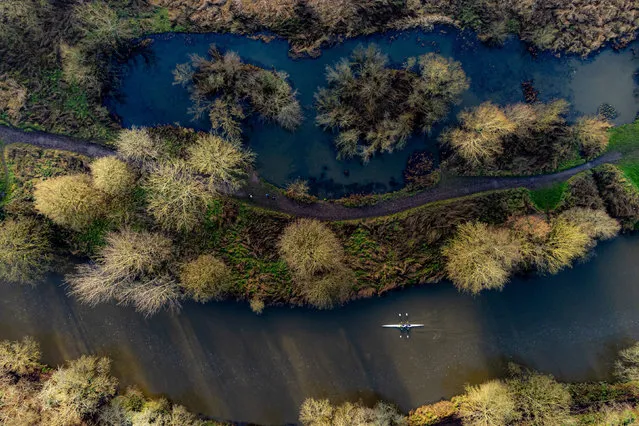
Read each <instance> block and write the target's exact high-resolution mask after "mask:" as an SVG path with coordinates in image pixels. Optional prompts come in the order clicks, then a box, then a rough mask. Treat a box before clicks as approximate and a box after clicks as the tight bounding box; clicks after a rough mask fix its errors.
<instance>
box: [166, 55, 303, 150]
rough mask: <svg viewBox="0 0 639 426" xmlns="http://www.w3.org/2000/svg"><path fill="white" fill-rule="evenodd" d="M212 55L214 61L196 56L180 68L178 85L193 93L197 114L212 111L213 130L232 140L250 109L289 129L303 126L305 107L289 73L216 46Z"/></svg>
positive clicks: (177, 72)
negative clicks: (251, 62) (253, 62)
mask: <svg viewBox="0 0 639 426" xmlns="http://www.w3.org/2000/svg"><path fill="white" fill-rule="evenodd" d="M209 55H210V56H211V59H210V60H207V59H204V58H202V57H200V56H197V55H194V56H192V57H191V63H188V64H182V65H178V66H177V68H176V69H175V71H174V75H175V84H182V85H184V86H187V87H189V90H190V91H191V98H192V100H193V102H194V106H193V108H192V111H193V113H194V115H196V116H200V115H201V114H202V113H204V112H206V111H208V113H209V115H210V117H211V122H212V124H213V129H214V130H221V131H222V134H223V135H224V136H226V137H228V138H235V137H237V136H238V131H237V128H238V127H239V121H241V119H243V118H244V117H245V115H246V114H245V112H244V110H245V109H247V107H248V106H250V110H251V111H254V112H255V113H257V114H258V115H259V116H260V117H261V118H263V119H265V120H271V121H274V122H276V123H277V124H279V125H280V126H282V127H284V128H285V129H289V130H293V129H295V128H296V127H297V126H298V125H299V124H300V122H301V120H302V112H301V108H300V105H299V102H298V101H297V99H296V98H295V95H296V93H295V91H294V90H293V89H292V88H291V86H290V84H289V83H288V82H287V81H286V80H287V78H288V76H287V75H286V74H285V73H281V72H275V71H267V70H264V69H261V68H259V67H256V66H254V65H249V64H244V63H242V61H241V59H240V57H239V56H238V55H237V53H235V52H226V53H224V54H223V53H222V52H220V51H219V50H218V49H217V48H216V47H215V46H211V47H210V49H209ZM215 98H218V99H215ZM247 104H248V105H247ZM233 122H235V123H237V124H233Z"/></svg>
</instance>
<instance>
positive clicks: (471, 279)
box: [442, 222, 521, 294]
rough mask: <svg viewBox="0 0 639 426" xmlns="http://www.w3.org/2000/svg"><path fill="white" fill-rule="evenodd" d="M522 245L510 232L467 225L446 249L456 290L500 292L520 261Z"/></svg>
mask: <svg viewBox="0 0 639 426" xmlns="http://www.w3.org/2000/svg"><path fill="white" fill-rule="evenodd" d="M520 250H521V248H520V244H519V241H518V240H517V239H516V238H515V237H514V236H513V235H512V233H511V232H510V230H508V229H499V228H494V227H489V226H488V225H486V224H483V223H480V222H474V223H470V222H468V223H464V224H462V225H460V226H459V227H458V228H457V233H456V234H455V236H454V237H453V238H452V240H451V241H450V242H449V243H448V244H447V245H446V246H445V247H444V248H443V251H442V254H443V255H444V257H445V258H446V266H445V269H446V274H447V276H448V278H450V279H451V280H452V281H453V284H455V286H456V287H457V288H458V289H460V290H462V291H467V292H469V293H472V294H477V293H479V292H480V291H482V290H485V289H493V288H496V289H501V288H503V286H504V284H506V282H507V281H508V278H509V276H510V274H511V272H512V271H513V270H514V269H515V267H516V266H517V265H518V263H519V262H520V261H521V252H520Z"/></svg>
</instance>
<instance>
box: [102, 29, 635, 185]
mask: <svg viewBox="0 0 639 426" xmlns="http://www.w3.org/2000/svg"><path fill="white" fill-rule="evenodd" d="M152 39H153V41H154V42H153V45H152V46H151V56H150V60H148V61H147V60H145V59H144V58H142V57H136V58H134V59H133V60H131V61H130V63H128V64H127V65H126V66H125V69H124V70H123V72H124V76H123V81H122V85H121V87H120V91H119V94H118V96H117V97H118V98H119V100H116V99H114V98H111V99H109V100H108V101H107V105H108V107H109V108H110V109H111V110H112V111H113V112H114V113H115V114H117V115H119V116H120V117H121V118H122V122H123V125H124V126H127V127H129V126H133V125H136V126H154V125H160V124H179V125H182V126H185V127H194V128H197V129H202V130H209V129H210V125H209V123H208V119H202V120H199V121H192V119H191V117H190V115H189V114H188V109H189V107H190V106H191V101H190V99H189V94H188V92H187V90H186V89H184V88H182V87H181V86H174V85H173V84H172V83H173V75H172V71H173V69H174V68H175V66H176V64H180V63H184V62H188V61H189V55H190V54H193V53H196V54H199V55H202V56H206V55H207V50H208V48H209V45H210V44H212V43H214V44H216V45H217V46H218V47H219V48H221V49H222V50H233V51H236V52H238V53H239V54H240V56H241V57H242V59H243V60H244V61H245V62H248V63H252V64H255V65H258V66H261V67H264V68H267V69H270V68H273V69H277V70H280V71H285V72H287V73H288V74H289V76H290V81H291V82H292V84H293V86H294V88H295V89H296V90H297V91H298V97H299V100H300V102H301V104H302V106H303V109H304V114H305V117H306V119H305V121H304V122H303V124H302V126H301V127H300V128H299V129H298V130H297V131H295V132H287V131H285V130H282V129H280V128H279V127H278V126H276V125H270V124H264V123H260V122H259V121H257V120H255V119H253V120H251V121H250V122H249V123H248V126H247V129H246V131H245V136H246V140H247V143H248V145H249V146H250V147H251V148H252V149H253V150H254V151H255V152H256V153H257V154H258V157H257V158H258V159H257V169H258V172H259V174H260V175H261V176H262V177H263V178H264V179H266V180H268V181H270V182H272V183H274V184H276V185H280V186H283V185H286V183H288V182H290V181H291V180H294V179H296V178H298V177H300V178H304V179H310V180H311V182H312V188H313V190H314V191H316V192H317V193H319V194H320V195H322V196H326V197H332V196H339V195H342V194H344V193H353V192H368V191H378V192H383V191H388V190H393V189H398V188H399V187H401V186H402V185H403V182H402V170H403V169H404V167H405V165H406V161H407V159H408V156H409V155H410V154H411V153H412V152H414V151H416V150H430V151H434V152H435V151H436V150H437V146H436V137H437V134H438V132H439V131H440V130H441V128H442V127H443V126H442V125H440V126H438V127H437V128H436V129H435V130H434V131H433V133H432V134H431V135H422V134H419V135H415V136H414V137H413V138H412V139H411V141H410V142H409V144H408V145H407V147H406V148H405V149H404V150H402V151H400V152H396V153H393V154H382V155H377V157H375V158H373V159H372V160H371V161H370V163H368V164H367V165H362V164H360V162H359V160H350V161H338V160H336V158H335V156H336V151H335V149H334V147H333V143H332V139H333V135H331V134H330V133H328V132H324V131H322V130H321V129H320V128H318V127H316V126H315V109H314V107H313V95H314V93H315V92H316V90H317V88H318V87H321V86H323V85H324V84H325V80H324V72H325V69H326V66H328V65H333V64H334V63H336V62H337V61H339V59H340V58H342V57H344V56H348V55H349V54H350V53H351V52H352V50H353V49H354V48H355V47H356V46H357V45H359V44H367V43H376V44H377V45H379V46H380V48H381V49H382V50H383V51H384V52H385V53H387V54H388V55H389V57H390V59H391V61H392V62H393V63H394V64H396V65H397V66H399V65H400V64H401V63H403V62H404V61H406V59H407V58H408V57H411V56H417V55H422V54H424V53H428V52H437V53H440V54H442V55H444V56H447V57H452V58H454V59H455V60H458V61H460V62H461V63H462V66H463V68H464V70H465V72H466V73H467V75H468V76H469V77H470V80H471V86H470V89H469V90H468V91H467V92H466V93H465V94H464V96H463V100H462V104H461V105H460V107H458V108H456V109H455V110H453V111H452V112H451V114H450V115H449V117H448V120H449V121H450V122H452V121H454V118H455V115H456V113H457V111H458V110H459V108H463V107H468V106H472V105H476V104H478V103H481V102H483V101H486V100H492V101H493V102H495V103H498V104H505V103H512V102H521V101H523V95H522V91H521V83H522V82H523V81H526V80H533V81H534V86H535V88H536V89H537V90H539V92H540V99H541V100H544V101H548V100H552V99H555V98H565V99H568V100H569V101H570V102H571V103H572V111H571V117H572V118H574V117H576V116H577V115H582V114H595V113H596V111H597V107H598V106H599V105H600V104H601V103H604V102H605V103H609V104H611V105H613V106H614V107H615V108H616V109H617V110H618V112H619V116H618V118H617V119H616V123H626V122H631V121H632V120H633V119H634V117H635V115H636V114H637V112H638V111H639V99H638V98H637V97H636V96H635V93H633V91H634V88H635V86H636V83H635V81H634V79H633V75H634V73H635V72H636V71H637V69H638V68H639V60H635V58H634V56H633V53H632V50H631V48H628V49H625V50H623V51H621V52H613V51H612V50H610V49H608V50H605V51H603V52H601V53H599V54H597V55H595V56H594V57H592V58H591V59H588V60H581V59H579V58H575V57H566V58H560V57H555V56H552V55H550V54H548V53H541V54H539V55H537V56H532V55H531V54H530V53H529V52H528V50H527V47H526V45H525V44H523V43H521V42H519V41H518V40H514V39H512V40H509V41H507V42H506V44H505V45H504V46H503V47H501V48H494V47H489V46H486V45H485V44H483V43H481V42H479V41H478V40H477V39H476V37H475V36H474V35H473V34H470V33H466V32H459V31H457V30H453V29H450V28H438V29H437V30H436V31H434V32H429V33H425V32H423V31H419V30H414V31H408V32H403V33H386V34H378V35H373V36H369V37H360V38H356V39H351V40H348V41H346V42H344V43H341V44H338V45H336V46H334V47H331V48H328V49H326V50H325V51H324V52H323V54H322V56H321V57H320V58H318V59H298V60H294V59H291V58H290V57H289V56H288V45H287V43H286V42H285V41H282V40H275V41H273V42H270V43H265V42H262V41H258V40H252V39H249V38H246V37H242V36H235V35H222V34H167V35H158V36H154V37H152ZM633 46H634V47H635V48H639V42H636V43H634V45H633ZM345 170H347V171H348V172H349V173H348V176H347V175H346V174H345V173H344V171H345Z"/></svg>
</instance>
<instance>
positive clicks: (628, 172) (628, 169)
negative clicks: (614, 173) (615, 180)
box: [618, 161, 639, 189]
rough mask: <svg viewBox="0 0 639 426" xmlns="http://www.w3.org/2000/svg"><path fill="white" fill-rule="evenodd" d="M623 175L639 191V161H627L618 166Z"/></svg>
mask: <svg viewBox="0 0 639 426" xmlns="http://www.w3.org/2000/svg"><path fill="white" fill-rule="evenodd" d="M618 167H619V168H620V169H621V171H622V172H623V174H624V175H625V176H626V177H627V178H628V179H629V180H630V182H632V184H633V185H634V186H635V188H637V189H639V161H627V162H623V163H621V164H620V165H619V166H618Z"/></svg>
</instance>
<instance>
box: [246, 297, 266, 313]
mask: <svg viewBox="0 0 639 426" xmlns="http://www.w3.org/2000/svg"><path fill="white" fill-rule="evenodd" d="M249 305H250V307H251V310H252V311H253V312H255V313H256V314H258V315H261V314H262V312H264V301H263V300H262V299H260V298H259V297H253V298H251V301H250V302H249Z"/></svg>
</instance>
